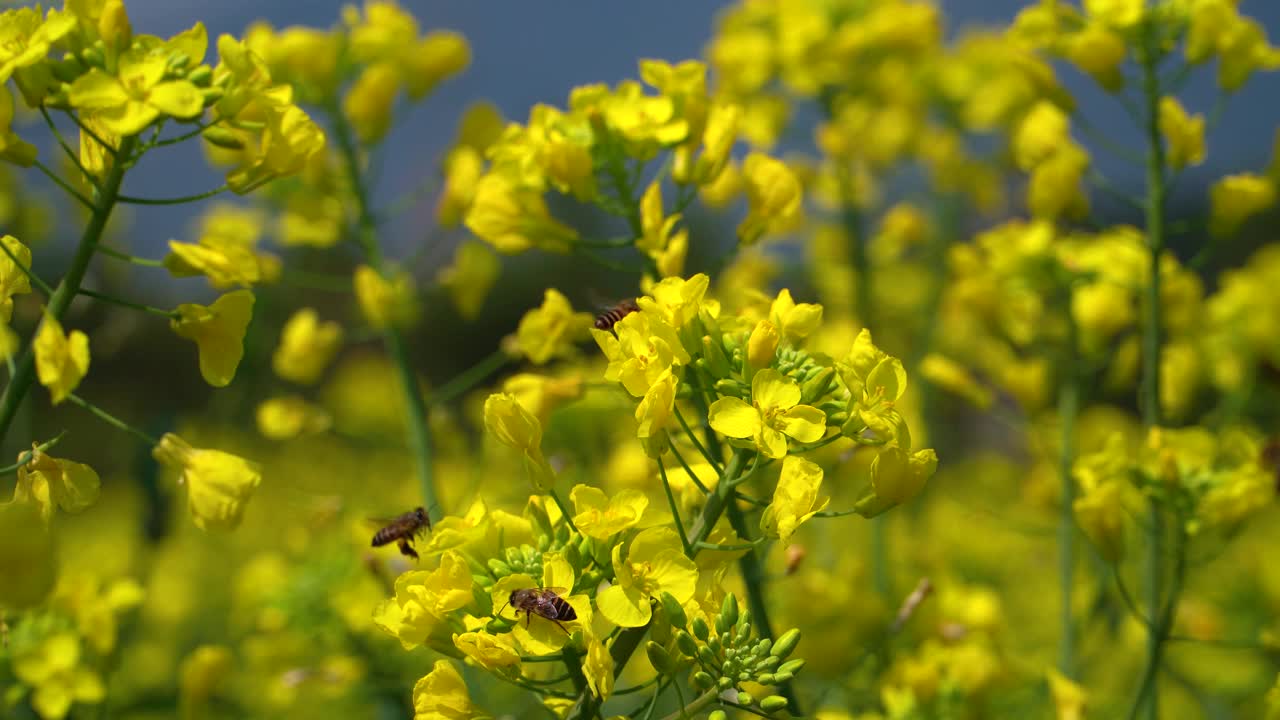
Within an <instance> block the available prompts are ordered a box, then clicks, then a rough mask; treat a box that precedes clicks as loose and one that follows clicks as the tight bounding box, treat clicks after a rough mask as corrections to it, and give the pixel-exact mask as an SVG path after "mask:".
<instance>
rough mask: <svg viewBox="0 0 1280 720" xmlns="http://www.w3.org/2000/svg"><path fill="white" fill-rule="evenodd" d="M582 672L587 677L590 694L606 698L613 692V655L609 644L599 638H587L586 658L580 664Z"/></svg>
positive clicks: (602, 698)
mask: <svg viewBox="0 0 1280 720" xmlns="http://www.w3.org/2000/svg"><path fill="white" fill-rule="evenodd" d="M582 674H583V675H585V676H586V678H587V686H588V687H590V688H591V694H592V695H595V696H596V697H598V698H600V699H601V700H608V699H609V696H610V695H612V694H613V656H612V655H611V654H609V646H608V645H605V643H604V641H603V640H601V639H600V638H597V637H595V636H592V637H590V638H587V659H586V662H584V663H583V664H582Z"/></svg>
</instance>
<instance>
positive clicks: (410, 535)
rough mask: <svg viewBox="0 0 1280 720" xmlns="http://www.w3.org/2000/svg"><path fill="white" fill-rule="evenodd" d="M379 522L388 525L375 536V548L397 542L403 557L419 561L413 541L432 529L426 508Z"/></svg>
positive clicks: (415, 509)
mask: <svg viewBox="0 0 1280 720" xmlns="http://www.w3.org/2000/svg"><path fill="white" fill-rule="evenodd" d="M379 522H385V523H386V524H385V525H384V526H383V528H382V529H381V530H379V531H378V532H376V533H374V534H373V543H372V546H373V547H381V546H383V545H386V544H387V543H390V542H395V544H396V545H397V546H398V547H399V548H400V554H401V555H404V556H406V557H411V558H413V559H414V560H417V559H418V553H417V551H415V550H414V549H413V541H414V539H415V538H417V537H418V536H419V535H421V534H422V533H424V532H427V531H428V530H430V529H431V516H429V515H427V511H426V509H425V508H422V507H416V508H414V509H412V510H410V511H409V512H407V513H404V514H402V515H397V516H396V517H393V518H388V519H387V520H384V521H379Z"/></svg>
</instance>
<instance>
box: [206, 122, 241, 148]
mask: <svg viewBox="0 0 1280 720" xmlns="http://www.w3.org/2000/svg"><path fill="white" fill-rule="evenodd" d="M200 137H202V138H204V139H205V140H206V141H207V142H208V143H209V144H210V145H214V146H217V147H220V148H226V149H227V150H243V149H244V140H242V139H240V136H239V135H237V134H235V133H234V132H232V131H231V130H228V129H227V128H223V127H217V126H214V127H211V128H206V129H205V130H204V132H202V133H200Z"/></svg>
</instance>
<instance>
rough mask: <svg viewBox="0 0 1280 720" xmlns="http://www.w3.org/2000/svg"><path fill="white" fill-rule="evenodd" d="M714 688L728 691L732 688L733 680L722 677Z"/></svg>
mask: <svg viewBox="0 0 1280 720" xmlns="http://www.w3.org/2000/svg"><path fill="white" fill-rule="evenodd" d="M716 686H717V687H719V688H720V689H721V690H728V689H729V688H731V687H733V678H727V677H722V678H720V679H719V680H717V681H716Z"/></svg>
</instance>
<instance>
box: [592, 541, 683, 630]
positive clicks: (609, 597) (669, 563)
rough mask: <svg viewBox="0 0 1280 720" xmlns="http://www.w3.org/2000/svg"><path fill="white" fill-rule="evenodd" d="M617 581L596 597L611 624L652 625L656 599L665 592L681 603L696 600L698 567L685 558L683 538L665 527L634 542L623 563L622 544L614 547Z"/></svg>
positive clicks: (597, 603) (614, 567) (602, 613)
mask: <svg viewBox="0 0 1280 720" xmlns="http://www.w3.org/2000/svg"><path fill="white" fill-rule="evenodd" d="M613 569H614V571H615V572H616V573H617V582H616V583H615V584H614V585H611V586H609V587H607V588H605V589H604V590H601V591H600V593H599V594H598V595H596V606H597V607H598V608H599V610H600V614H601V615H603V616H604V617H605V618H606V619H608V620H609V622H612V623H613V624H615V625H621V626H622V627H641V626H642V625H644V624H645V623H647V622H649V618H650V617H651V615H652V612H653V611H652V609H651V608H650V607H649V604H650V601H651V600H652V599H653V597H654V596H656V595H658V594H659V593H661V592H663V591H666V592H669V593H671V595H672V596H674V597H675V599H676V602H679V603H681V604H683V603H686V602H688V601H689V600H690V599H691V598H692V597H693V591H694V590H695V589H696V587H697V584H698V567H697V566H696V565H694V563H693V561H692V560H690V559H689V558H687V557H685V555H684V550H683V548H682V546H681V544H680V538H679V536H677V535H676V533H675V531H674V530H672V529H671V528H666V527H655V528H649V529H648V530H645V531H643V532H641V533H640V534H639V535H637V536H636V537H635V539H634V540H632V541H631V546H630V548H629V549H628V550H627V552H626V559H625V560H623V551H622V545H621V544H618V545H615V546H614V547H613Z"/></svg>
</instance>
